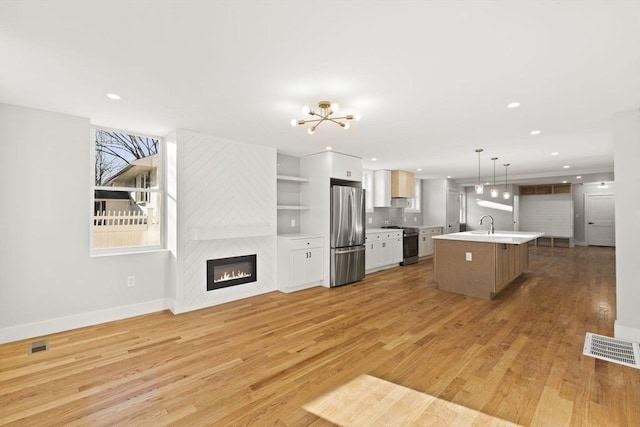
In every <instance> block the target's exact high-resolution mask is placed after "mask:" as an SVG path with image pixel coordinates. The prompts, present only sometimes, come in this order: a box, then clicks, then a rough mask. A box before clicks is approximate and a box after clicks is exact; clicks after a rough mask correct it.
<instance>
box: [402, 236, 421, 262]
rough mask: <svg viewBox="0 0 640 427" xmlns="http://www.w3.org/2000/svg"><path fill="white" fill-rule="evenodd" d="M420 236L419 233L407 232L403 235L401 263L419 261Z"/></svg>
mask: <svg viewBox="0 0 640 427" xmlns="http://www.w3.org/2000/svg"><path fill="white" fill-rule="evenodd" d="M418 238H419V233H405V234H404V236H403V237H402V258H403V260H402V262H401V263H400V265H409V264H415V263H417V262H418Z"/></svg>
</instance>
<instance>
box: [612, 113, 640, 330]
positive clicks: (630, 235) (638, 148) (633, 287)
mask: <svg viewBox="0 0 640 427" xmlns="http://www.w3.org/2000/svg"><path fill="white" fill-rule="evenodd" d="M613 137H614V138H613V139H614V164H615V176H616V202H615V209H616V305H617V309H616V322H615V336H616V337H617V338H622V339H628V340H631V341H635V342H640V263H638V260H640V110H638V109H635V110H631V111H626V112H621V113H618V114H616V115H615V116H614V120H613Z"/></svg>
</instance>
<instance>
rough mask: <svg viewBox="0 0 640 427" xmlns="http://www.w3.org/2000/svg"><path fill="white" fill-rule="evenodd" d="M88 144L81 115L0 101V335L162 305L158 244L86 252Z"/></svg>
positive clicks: (162, 257) (29, 333)
mask: <svg viewBox="0 0 640 427" xmlns="http://www.w3.org/2000/svg"><path fill="white" fill-rule="evenodd" d="M91 144H92V142H91V139H90V124H89V120H88V119H86V118H81V117H74V116H69V115H65V114H59V113H51V112H45V111H40V110H34V109H30V108H22V107H16V106H10V105H6V104H1V105H0V186H1V187H0V188H1V191H0V236H1V237H0V342H7V341H13V340H16V339H22V338H29V337H34V336H38V335H43V334H46V333H51V332H57V331H60V330H65V329H72V328H77V327H81V326H86V325H91V324H97V323H102V322H105V321H110V320H114V319H119V318H123V317H127V316H132V315H138V314H143V313H147V312H152V311H158V310H161V309H163V308H164V307H165V301H164V294H165V290H164V286H165V279H164V277H165V275H164V273H165V265H166V264H167V259H168V254H167V252H166V251H160V252H153V253H144V254H130V255H119V256H103V257H90V256H89V229H90V219H89V218H90V214H91V211H92V207H93V205H92V200H91V179H92V171H91V168H90V147H91ZM127 276H136V286H135V287H133V288H127V286H126V281H127Z"/></svg>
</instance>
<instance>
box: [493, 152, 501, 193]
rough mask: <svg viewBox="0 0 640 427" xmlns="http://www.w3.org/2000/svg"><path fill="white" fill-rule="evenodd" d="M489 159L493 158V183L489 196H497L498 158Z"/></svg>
mask: <svg viewBox="0 0 640 427" xmlns="http://www.w3.org/2000/svg"><path fill="white" fill-rule="evenodd" d="M491 160H493V185H492V186H491V197H498V195H499V194H500V192H499V191H498V188H497V187H496V160H498V158H497V157H492V158H491Z"/></svg>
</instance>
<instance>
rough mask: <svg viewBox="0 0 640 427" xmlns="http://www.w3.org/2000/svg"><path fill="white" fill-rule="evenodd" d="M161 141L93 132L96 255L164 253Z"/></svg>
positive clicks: (93, 247)
mask: <svg viewBox="0 0 640 427" xmlns="http://www.w3.org/2000/svg"><path fill="white" fill-rule="evenodd" d="M161 145H162V140H161V139H160V138H157V137H153V136H144V135H137V134H133V133H130V132H125V131H120V130H112V129H98V128H96V129H94V138H93V156H92V158H93V170H94V176H93V191H92V197H93V201H92V204H91V205H92V207H93V209H92V211H91V221H90V223H91V233H90V236H91V239H90V240H91V252H92V254H94V255H100V254H113V253H126V252H139V251H140V250H141V249H142V250H153V249H161V248H162V247H163V239H162V236H163V232H162V230H163V215H162V208H163V205H164V203H163V191H162V183H163V182H164V179H163V171H164V168H163V167H162V150H161Z"/></svg>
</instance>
